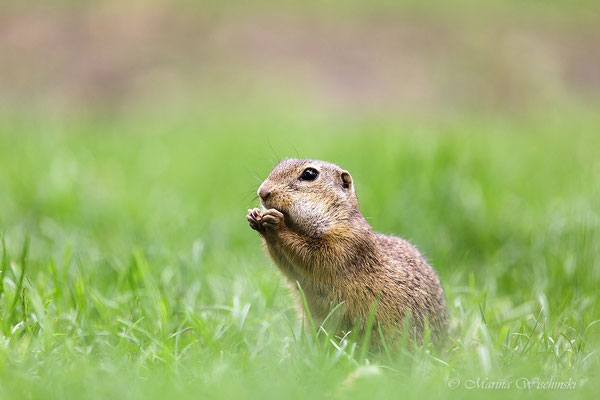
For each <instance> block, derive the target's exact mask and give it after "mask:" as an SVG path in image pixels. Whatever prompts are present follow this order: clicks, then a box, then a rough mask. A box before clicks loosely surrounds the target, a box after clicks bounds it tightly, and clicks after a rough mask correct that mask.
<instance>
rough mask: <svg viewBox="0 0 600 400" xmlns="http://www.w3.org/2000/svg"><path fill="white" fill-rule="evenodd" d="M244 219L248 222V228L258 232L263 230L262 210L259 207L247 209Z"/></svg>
mask: <svg viewBox="0 0 600 400" xmlns="http://www.w3.org/2000/svg"><path fill="white" fill-rule="evenodd" d="M246 219H247V220H248V222H249V223H250V228H252V229H254V230H255V231H258V232H264V231H265V229H264V227H263V226H262V211H261V210H260V209H258V208H253V209H252V210H248V214H246Z"/></svg>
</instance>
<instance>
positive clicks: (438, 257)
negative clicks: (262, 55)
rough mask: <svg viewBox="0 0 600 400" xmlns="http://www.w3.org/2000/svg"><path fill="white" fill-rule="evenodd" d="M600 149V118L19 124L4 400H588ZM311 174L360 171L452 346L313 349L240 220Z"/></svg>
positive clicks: (8, 138)
mask: <svg viewBox="0 0 600 400" xmlns="http://www.w3.org/2000/svg"><path fill="white" fill-rule="evenodd" d="M599 131H600V119H599V118H598V115H597V114H594V113H583V112H582V113H576V114H573V113H562V115H561V116H560V117H557V115H556V114H554V113H550V112H547V113H540V114H539V115H536V116H529V117H514V118H498V117H492V116H488V117H481V116H480V117H473V116H470V117H469V116H466V115H463V116H462V117H460V118H459V117H455V118H445V119H441V120H440V119H438V120H436V121H435V122H433V121H430V120H425V119H423V120H419V119H417V118H415V119H413V120H409V119H400V118H394V119H391V118H388V119H384V118H382V117H371V118H370V117H367V116H361V117H355V118H348V117H347V116H346V117H343V118H342V117H339V116H338V117H336V116H328V117H326V116H324V115H323V114H322V113H313V114H310V115H296V114H293V113H279V114H278V113H276V112H273V111H272V110H271V112H270V113H269V114H264V112H263V114H261V113H260V112H247V113H240V114H236V116H235V117H232V116H231V115H218V114H210V115H208V114H206V115H204V114H197V115H195V116H193V117H192V116H189V115H183V116H174V117H165V116H162V115H154V116H151V115H146V116H138V117H132V118H129V119H126V118H119V119H110V118H96V119H94V118H91V117H90V118H81V119H79V120H73V119H66V118H48V117H37V118H34V117H30V118H24V117H18V118H17V117H14V118H8V117H6V118H3V119H2V122H1V124H0V234H1V235H2V239H3V247H4V250H3V251H2V264H1V265H2V267H1V269H2V280H1V281H0V282H1V285H0V335H1V336H0V338H1V340H0V396H1V397H2V398H11V399H14V398H61V399H64V398H81V397H86V398H99V399H100V398H109V397H113V396H118V397H119V398H140V399H147V398H170V397H173V398H205V397H206V398H302V399H310V398H318V397H327V398H343V397H350V398H400V397H407V396H420V397H422V398H428V397H456V398H465V397H476V398H479V397H480V396H482V395H488V396H492V397H504V396H505V395H506V392H505V391H503V390H485V389H481V388H480V389H477V388H476V389H470V387H472V386H473V385H476V384H477V380H479V384H480V386H486V385H487V386H489V385H491V384H492V383H491V382H505V384H506V383H508V384H510V390H511V396H517V397H525V396H527V397H529V396H538V397H544V398H564V397H565V396H569V397H574V396H579V397H582V398H583V397H591V396H592V395H593V394H594V393H596V392H597V389H598V379H600V376H599V375H600V374H599V370H598V367H599V364H600V363H599V355H598V346H599V344H600V323H598V320H599V319H600V299H599V296H598V288H599V287H600V214H599V210H600V207H599V206H600V180H599V176H600V160H599V159H598V151H597V150H598V149H599V148H600V136H598V132H599ZM297 155H300V156H302V157H313V158H321V159H326V160H329V161H333V162H336V163H339V164H341V165H342V166H343V167H344V168H346V169H348V170H349V171H350V172H351V173H352V174H353V176H354V180H355V183H356V187H357V192H358V196H359V200H360V201H361V208H362V211H363V213H364V214H365V216H367V218H368V220H369V221H370V222H371V224H372V226H373V227H374V228H375V229H376V230H378V231H382V232H386V233H394V234H398V235H401V236H403V237H405V238H407V239H409V240H411V241H412V242H413V243H415V244H416V245H417V246H418V247H419V248H420V249H421V250H422V252H423V253H424V254H425V255H426V256H427V258H428V259H429V260H430V262H431V263H432V265H434V267H435V268H436V270H437V271H438V273H439V275H440V277H441V280H442V283H443V284H444V287H445V290H446V295H447V300H448V304H449V307H450V313H451V315H452V324H451V325H452V327H451V342H450V343H449V344H448V346H447V347H446V348H444V349H442V351H436V350H435V349H433V348H431V347H429V346H424V347H423V348H419V349H416V350H414V351H412V352H407V351H399V352H397V353H393V354H386V353H385V352H384V353H381V354H365V352H364V351H362V343H332V342H330V341H328V340H326V338H325V335H324V334H323V333H322V332H321V333H320V334H319V335H318V337H317V338H314V337H313V336H312V335H311V334H310V333H309V332H303V330H302V327H301V324H300V322H299V320H298V319H297V318H296V315H295V312H294V308H293V303H292V300H291V298H290V296H289V294H288V289H287V286H286V285H285V283H284V282H283V281H282V278H281V276H280V274H279V272H278V271H277V269H276V267H275V266H274V265H273V264H272V263H271V261H270V260H269V259H268V258H267V256H266V255H265V254H264V252H263V250H262V249H261V244H260V241H259V238H258V236H257V235H256V233H255V232H253V231H251V230H250V229H249V227H248V226H247V223H246V221H245V213H246V209H247V208H250V207H251V206H255V205H256V204H257V201H256V199H255V197H254V195H255V191H256V188H257V187H258V185H259V183H260V179H261V178H264V177H266V175H267V174H268V172H269V170H270V168H271V167H272V166H273V165H274V163H275V162H276V161H277V160H278V159H280V158H282V157H286V156H297ZM349 377H352V378H353V379H352V378H349ZM536 379H539V381H541V382H548V381H555V382H556V381H567V382H568V381H569V380H571V382H575V383H576V387H575V389H572V390H566V391H565V390H544V389H539V388H537V386H536V384H535V382H537V381H536ZM526 380H529V381H530V382H533V383H534V384H533V385H532V388H531V389H522V387H523V386H524V385H526V382H527V381H526Z"/></svg>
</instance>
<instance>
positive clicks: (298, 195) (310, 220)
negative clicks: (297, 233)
mask: <svg viewBox="0 0 600 400" xmlns="http://www.w3.org/2000/svg"><path fill="white" fill-rule="evenodd" d="M257 193H258V196H259V197H260V201H261V203H262V205H263V207H265V208H267V209H268V208H274V209H276V210H279V211H281V212H282V213H283V214H284V215H285V217H286V223H289V224H291V225H292V226H293V227H296V228H297V229H299V230H302V231H303V232H304V233H306V234H309V235H314V236H318V235H322V234H323V233H325V232H327V230H329V229H330V228H332V227H333V226H334V225H339V224H341V223H344V222H347V221H349V220H350V219H351V218H352V217H353V216H356V215H357V214H358V215H359V214H360V211H359V208H358V200H357V198H356V194H355V192H354V184H353V181H352V176H350V174H349V173H348V171H345V170H343V169H342V168H340V167H339V166H337V165H335V164H332V163H328V162H325V161H319V160H310V159H301V160H299V159H285V160H283V161H281V162H280V163H279V164H277V165H276V166H275V168H273V171H271V173H270V174H269V176H268V178H267V179H266V180H265V181H264V182H263V183H262V185H260V187H259V188H258V192H257Z"/></svg>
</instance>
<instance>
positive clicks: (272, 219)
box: [246, 208, 283, 233]
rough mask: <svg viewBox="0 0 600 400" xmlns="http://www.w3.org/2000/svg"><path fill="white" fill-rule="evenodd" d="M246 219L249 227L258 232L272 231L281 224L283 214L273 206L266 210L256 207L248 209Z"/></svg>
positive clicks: (277, 228)
mask: <svg viewBox="0 0 600 400" xmlns="http://www.w3.org/2000/svg"><path fill="white" fill-rule="evenodd" d="M246 219H247V220H248V222H249V223H250V228H252V229H254V230H255V231H258V232H260V233H273V232H276V231H277V230H279V228H280V227H281V226H283V214H282V213H281V212H279V211H277V210H275V209H274V208H272V209H270V210H266V211H262V210H260V209H258V208H254V209H252V210H248V214H247V215H246Z"/></svg>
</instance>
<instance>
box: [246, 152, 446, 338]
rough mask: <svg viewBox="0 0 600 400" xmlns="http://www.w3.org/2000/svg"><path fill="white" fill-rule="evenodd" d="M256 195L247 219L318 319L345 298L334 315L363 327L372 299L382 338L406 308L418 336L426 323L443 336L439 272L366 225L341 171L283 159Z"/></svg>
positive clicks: (393, 334) (395, 333)
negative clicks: (258, 202)
mask: <svg viewBox="0 0 600 400" xmlns="http://www.w3.org/2000/svg"><path fill="white" fill-rule="evenodd" d="M307 169H309V170H312V171H308V172H307ZM315 174H316V177H315V178H314V179H313V177H314V176H315ZM258 194H259V197H260V198H261V203H262V205H263V206H264V209H262V210H261V209H253V210H248V216H247V219H248V221H249V222H250V226H251V227H252V228H253V229H255V230H257V231H258V232H259V233H260V234H261V237H262V238H263V240H264V243H265V246H266V248H267V251H268V252H269V254H270V256H271V257H272V258H273V260H274V262H275V263H276V264H277V266H278V267H279V268H280V270H281V271H282V272H283V274H284V275H285V276H286V277H287V278H288V280H289V281H290V283H291V286H292V287H293V288H294V289H295V290H296V291H297V289H296V287H297V286H296V282H299V283H300V285H301V287H302V289H303V291H304V293H305V296H306V300H307V303H308V307H309V310H310V313H311V315H312V316H313V318H314V319H315V322H316V323H321V322H323V320H324V319H325V318H326V317H327V315H328V314H329V312H330V310H331V309H332V308H333V307H335V306H336V305H338V304H340V303H343V306H342V307H341V308H340V309H339V310H338V314H339V315H337V319H335V320H336V321H337V323H338V326H337V327H336V328H337V329H339V330H341V332H342V333H343V332H345V331H348V330H350V329H352V327H353V326H357V324H358V326H361V324H362V323H364V321H365V320H366V319H367V317H368V315H369V312H370V310H371V309H372V307H373V305H374V303H375V302H376V301H378V304H377V309H376V310H377V311H376V315H375V316H376V324H378V325H379V326H380V327H381V329H382V332H383V333H384V336H385V337H386V340H387V341H389V342H394V341H395V340H396V339H397V338H399V336H400V335H399V334H400V333H401V332H402V331H403V323H404V321H405V320H406V316H407V313H410V321H411V323H410V329H409V332H411V336H412V338H413V339H415V340H416V341H417V342H421V340H422V335H423V330H424V326H425V323H427V324H429V327H430V328H431V331H432V339H433V341H434V342H437V343H440V342H442V341H443V340H444V338H445V336H446V329H447V319H448V312H447V309H446V303H445V300H444V292H443V290H442V287H441V285H440V281H439V279H438V277H437V275H436V274H435V272H434V270H433V269H432V268H431V267H430V266H429V264H428V263H427V261H425V259H424V258H423V256H422V255H421V254H420V253H419V251H418V250H417V249H416V248H415V247H414V246H413V245H411V244H410V243H408V242H407V241H405V240H403V239H400V238H398V237H395V236H387V235H383V234H380V233H376V232H374V231H373V230H372V228H371V227H370V226H369V224H368V223H367V221H366V220H365V218H364V217H363V215H362V214H361V212H360V208H359V205H358V199H357V197H356V194H355V191H354V184H353V181H352V177H351V176H350V174H349V173H348V172H347V171H344V170H343V169H341V168H340V167H339V166H337V165H335V164H331V163H328V162H324V161H319V160H310V159H301V160H299V159H286V160H283V161H281V162H280V163H279V164H278V165H277V166H276V167H275V168H274V169H273V171H272V172H271V174H270V175H269V177H268V178H267V179H266V180H265V181H264V182H263V184H262V185H261V186H260V188H259V190H258ZM374 336H376V335H374ZM375 339H377V338H375Z"/></svg>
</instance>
